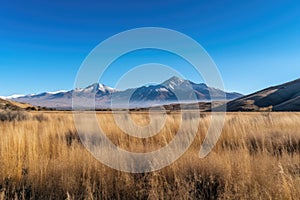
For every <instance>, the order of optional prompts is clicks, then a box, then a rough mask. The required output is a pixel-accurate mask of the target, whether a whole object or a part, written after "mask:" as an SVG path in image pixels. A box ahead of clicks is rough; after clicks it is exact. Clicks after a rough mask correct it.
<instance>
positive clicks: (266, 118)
mask: <svg viewBox="0 0 300 200" xmlns="http://www.w3.org/2000/svg"><path fill="white" fill-rule="evenodd" d="M30 115H40V114H39V113H30ZM43 115H44V117H43V118H42V120H38V119H40V117H29V118H27V119H26V120H23V121H5V122H0V199H12V198H15V199H300V127H299V121H300V113H229V114H227V117H226V123H225V126H224V129H223V132H222V135H221V138H220V139H219V141H218V143H217V145H216V147H215V148H214V150H213V152H211V153H210V154H209V156H207V157H206V158H204V159H199V158H198V152H199V147H200V144H201V142H202V140H203V138H204V136H205V133H206V130H207V128H208V126H209V123H210V118H209V117H208V116H206V117H205V116H202V117H203V118H202V119H201V123H200V126H199V131H198V134H197V136H196V138H195V141H194V142H193V144H192V145H191V147H190V148H189V150H188V151H187V152H186V153H185V154H184V155H183V156H182V157H181V158H180V159H178V160H177V161H176V162H175V163H173V164H172V165H170V166H168V167H166V168H164V169H162V170H159V171H155V172H151V173H143V174H130V173H124V172H119V171H117V170H114V169H111V168H109V167H106V166H105V165H103V164H101V163H99V162H98V161H97V160H96V159H94V158H93V157H92V156H91V154H90V153H89V152H88V151H87V150H86V149H85V148H84V147H83V145H81V143H80V141H79V139H78V136H77V134H76V130H75V126H74V123H73V117H72V114H71V113H68V112H44V113H43ZM97 116H98V118H99V123H100V124H101V127H102V128H103V129H104V130H105V132H106V133H107V136H108V137H109V138H110V139H111V140H112V141H113V142H114V143H115V144H116V145H118V146H120V147H122V148H124V149H126V150H130V151H135V152H148V151H152V150H155V149H158V148H160V147H162V146H164V145H166V144H167V143H168V142H170V140H171V139H172V138H173V137H174V136H175V134H176V131H177V130H178V124H179V117H180V115H179V114H170V115H167V123H166V126H165V127H164V128H163V129H162V130H161V131H160V133H158V134H157V135H155V136H153V137H151V138H147V139H138V138H133V137H131V136H128V135H126V134H123V133H122V132H121V130H120V129H119V128H118V127H117V126H116V125H115V123H114V121H113V117H112V115H111V114H109V113H100V114H98V115H97ZM132 118H133V119H134V120H135V121H136V122H137V123H138V124H140V125H145V124H147V123H148V122H149V118H148V117H147V115H146V114H145V113H134V114H132ZM124 123H126V121H124ZM112 159H113V158H112Z"/></svg>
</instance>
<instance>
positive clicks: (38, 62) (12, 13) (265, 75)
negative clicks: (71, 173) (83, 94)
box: [0, 0, 300, 95]
mask: <svg viewBox="0 0 300 200" xmlns="http://www.w3.org/2000/svg"><path fill="white" fill-rule="evenodd" d="M148 26H152V27H164V28H169V29H174V30H176V31H180V32H182V33H184V34H186V35H188V36H190V37H192V38H193V39H195V40H196V41H198V42H199V43H200V44H201V45H202V46H203V47H204V48H205V49H206V51H207V52H208V53H209V54H210V56H211V57H212V59H213V60H214V62H215V63H216V65H217V66H218V68H219V71H220V73H221V76H222V78H223V81H224V84H225V88H226V90H228V91H237V92H242V93H244V94H247V93H250V92H254V91H256V90H259V89H262V88H265V87H268V86H271V85H276V84H279V83H283V82H286V81H290V80H293V79H297V78H300V3H299V2H298V1H177V0H175V1H126V2H125V1H110V2H102V1H93V0H91V1H84V0H82V1H57V0H52V1H38V0H36V1H33V0H27V1H18V0H9V1H8V0H7V1H1V5H0V70H1V74H0V95H11V94H16V93H19V94H29V93H38V92H43V91H55V90H60V89H71V88H72V87H73V84H74V80H75V77H76V74H77V71H78V69H79V67H80V65H81V63H82V62H83V60H84V59H85V57H86V56H87V55H88V54H89V52H90V51H91V50H92V49H93V48H94V47H95V46H96V45H97V44H99V43H100V42H101V41H103V40H105V39H107V38H108V37H110V36H112V35H114V34H117V33H119V32H121V31H125V30H128V29H132V28H138V27H148ZM148 53H149V52H148ZM154 55H155V56H154ZM150 58H152V59H154V62H162V63H166V64H171V65H174V68H176V69H177V70H178V71H182V72H184V73H185V74H184V76H185V77H187V78H189V79H191V80H193V81H195V82H199V81H200V80H199V78H198V77H197V76H195V75H194V73H193V71H192V70H188V66H187V65H184V64H182V65H180V64H181V63H182V62H181V61H178V60H176V58H174V57H172V56H170V55H167V54H165V53H159V52H158V53H156V54H154V53H153V52H152V53H150V54H147V51H145V52H137V53H136V54H135V55H133V56H132V55H131V56H130V55H129V57H128V58H127V59H126V58H124V59H123V60H122V58H121V59H120V60H119V61H116V63H119V65H115V66H114V67H112V69H111V75H109V76H107V77H106V78H105V77H104V78H103V80H101V81H102V82H103V83H104V84H106V85H109V86H114V83H115V82H114V81H115V80H116V79H117V77H118V76H120V75H121V74H122V73H121V72H124V73H125V71H124V69H123V68H122V70H123V71H122V70H121V67H122V66H125V65H127V68H126V69H130V67H132V65H131V62H130V60H134V62H135V63H139V64H142V63H143V62H150V61H151V59H150ZM121 61H124V62H123V63H122V62H121ZM177 61H178V62H177ZM114 74H115V76H114ZM161 79H162V81H163V79H164V77H162V78H161ZM129 85H130V84H129Z"/></svg>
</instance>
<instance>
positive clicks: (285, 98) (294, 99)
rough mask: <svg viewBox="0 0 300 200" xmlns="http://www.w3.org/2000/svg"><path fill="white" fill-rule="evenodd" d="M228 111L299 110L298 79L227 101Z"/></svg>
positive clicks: (299, 84)
mask: <svg viewBox="0 0 300 200" xmlns="http://www.w3.org/2000/svg"><path fill="white" fill-rule="evenodd" d="M227 110H228V111H264V110H269V111H270V110H272V111H300V79H297V80H294V81H291V82H288V83H284V84H281V85H277V86H272V87H269V88H266V89H264V90H261V91H258V92H255V93H252V94H249V95H247V96H244V97H241V98H238V99H235V100H232V101H230V102H228V103H227Z"/></svg>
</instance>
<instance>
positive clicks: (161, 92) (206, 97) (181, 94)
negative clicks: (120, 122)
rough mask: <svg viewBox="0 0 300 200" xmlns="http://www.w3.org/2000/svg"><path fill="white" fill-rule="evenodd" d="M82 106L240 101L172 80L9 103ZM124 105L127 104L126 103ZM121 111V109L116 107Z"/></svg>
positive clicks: (89, 88)
mask: <svg viewBox="0 0 300 200" xmlns="http://www.w3.org/2000/svg"><path fill="white" fill-rule="evenodd" d="M74 94H76V96H77V97H78V98H80V99H82V102H86V100H87V98H95V103H96V107H97V108H108V107H111V103H112V101H113V102H117V103H118V105H128V101H129V105H130V106H131V107H145V106H149V105H153V104H156V105H157V104H166V103H168V102H179V101H192V102H193V101H210V100H225V99H224V96H226V99H234V98H238V97H241V96H242V95H241V94H238V93H226V92H224V91H222V90H219V89H215V88H211V87H208V86H207V85H206V84H204V83H200V84H196V83H193V82H191V81H189V80H184V79H181V78H178V77H176V76H173V77H171V78H170V79H168V80H166V81H164V82H163V83H161V84H157V85H149V86H142V87H138V88H131V89H127V90H123V91H119V90H116V89H113V88H111V87H108V86H106V85H104V84H101V83H94V84H91V85H89V86H87V87H86V88H76V89H74V90H70V91H64V90H63V91H61V90H60V91H56V92H44V93H40V94H35V95H26V96H20V97H14V98H13V100H15V101H19V102H25V103H30V104H32V105H35V106H45V107H53V108H68V109H70V108H72V95H74ZM126 102H127V103H126ZM118 105H116V106H118ZM120 107H122V106H120Z"/></svg>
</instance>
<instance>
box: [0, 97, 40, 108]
mask: <svg viewBox="0 0 300 200" xmlns="http://www.w3.org/2000/svg"><path fill="white" fill-rule="evenodd" d="M30 109H33V110H34V109H36V108H35V107H34V106H32V105H30V104H27V103H19V102H14V101H11V100H5V99H1V98H0V110H30Z"/></svg>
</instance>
